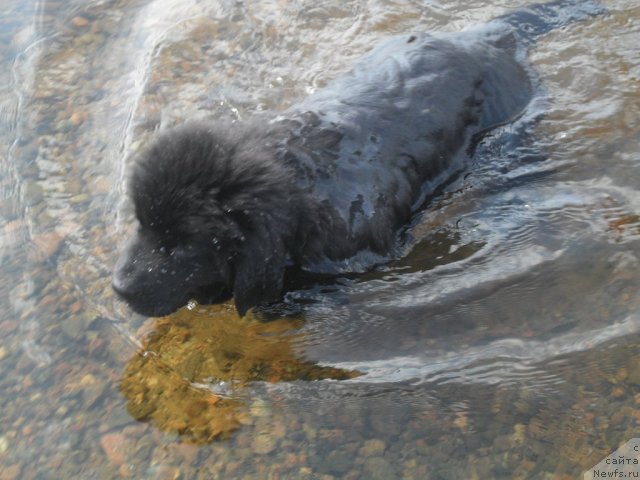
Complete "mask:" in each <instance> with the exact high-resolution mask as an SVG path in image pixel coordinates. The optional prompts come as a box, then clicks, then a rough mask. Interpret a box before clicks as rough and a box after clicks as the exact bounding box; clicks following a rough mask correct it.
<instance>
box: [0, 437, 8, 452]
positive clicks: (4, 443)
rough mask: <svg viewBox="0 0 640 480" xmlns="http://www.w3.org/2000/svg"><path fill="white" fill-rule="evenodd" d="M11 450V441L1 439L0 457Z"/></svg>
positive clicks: (5, 438)
mask: <svg viewBox="0 0 640 480" xmlns="http://www.w3.org/2000/svg"><path fill="white" fill-rule="evenodd" d="M7 450H9V440H8V439H7V437H4V436H3V437H0V455H2V454H3V453H5V452H6V451H7Z"/></svg>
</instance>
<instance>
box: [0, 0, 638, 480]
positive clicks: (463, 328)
mask: <svg viewBox="0 0 640 480" xmlns="http://www.w3.org/2000/svg"><path fill="white" fill-rule="evenodd" d="M605 3H606V5H607V7H608V8H609V9H610V14H608V15H606V16H603V17H600V18H597V19H594V20H592V21H589V22H585V23H582V24H579V25H574V26H572V27H570V28H566V29H563V30H561V31H556V32H553V33H551V34H549V35H547V36H546V37H544V38H543V39H541V40H540V42H538V44H537V46H536V47H535V49H534V50H533V51H531V52H530V59H531V61H532V63H533V65H534V66H535V69H536V70H537V71H538V72H539V74H540V76H541V80H542V82H543V85H544V94H545V95H546V98H547V99H548V102H547V103H548V105H547V106H546V107H545V112H546V113H545V115H544V116H543V117H542V118H541V119H540V121H539V122H537V123H536V125H535V128H534V129H533V130H534V131H533V132H532V134H533V138H534V142H533V145H534V146H535V149H536V151H545V152H546V153H547V155H548V158H547V159H546V160H544V161H536V162H526V161H522V159H521V158H516V159H514V158H511V157H504V156H500V155H495V156H494V157H491V156H489V157H490V158H489V160H490V161H483V162H480V163H478V164H476V165H472V166H471V167H470V168H469V170H468V172H467V173H468V175H463V176H461V177H460V178H458V179H457V180H456V181H455V182H453V183H452V184H451V185H449V186H448V187H447V188H446V189H445V191H444V192H442V193H441V194H440V195H438V196H437V197H436V198H434V199H433V200H432V201H431V203H430V206H429V209H428V210H427V211H426V212H425V213H424V214H422V215H421V216H420V217H418V218H417V219H416V221H415V222H414V225H413V227H412V229H411V238H412V240H411V243H410V244H411V245H412V247H413V248H411V249H410V252H408V254H407V256H406V257H405V258H403V259H401V260H399V261H397V262H394V263H392V264H390V265H387V266H385V267H384V268H382V269H381V270H380V271H378V272H373V273H371V274H365V275H360V276H357V277H355V278H338V279H330V280H329V281H327V282H326V284H324V285H320V286H318V285H316V286H311V285H310V286H309V287H306V288H298V289H296V290H294V291H292V292H291V293H290V294H289V296H288V299H289V301H290V302H294V303H297V304H299V305H300V306H301V307H300V308H301V314H300V315H298V316H296V317H294V318H287V319H281V320H276V321H275V322H274V323H272V324H268V325H264V324H260V323H259V322H257V321H256V320H253V319H245V320H240V319H238V318H236V317H235V315H234V313H233V310H232V309H231V308H230V307H229V306H228V305H223V306H216V307H208V308H203V307H197V306H196V307H195V308H193V309H191V310H189V309H184V310H182V311H181V312H179V313H178V314H177V315H175V316H174V317H171V318H168V319H160V320H157V319H151V320H147V319H143V318H140V317H138V316H135V315H133V314H131V312H130V311H129V310H128V309H127V308H126V307H125V306H124V305H122V304H121V303H120V302H118V301H117V300H116V299H115V298H114V295H113V293H112V292H111V289H110V272H111V268H112V265H113V263H114V261H115V258H116V256H117V249H118V246H119V245H120V244H121V243H122V241H123V239H124V238H125V237H126V234H127V232H128V231H129V230H130V228H131V225H132V215H131V209H130V206H129V205H128V204H127V202H126V201H125V199H124V195H123V192H124V179H125V177H126V170H127V165H128V164H129V162H130V161H131V158H132V156H133V154H135V152H136V151H137V149H138V148H139V147H140V146H141V145H142V144H144V142H146V141H147V140H148V139H149V136H150V134H151V133H152V132H153V131H154V130H155V129H156V128H159V127H161V126H164V125H170V124H173V123H175V122H179V121H181V120H185V119H188V118H194V117H199V118H207V117H212V116H214V117H215V116H223V117H233V118H239V119H243V118H246V117H248V116H250V115H251V114H252V113H255V112H257V111H261V110H269V109H276V110H277V109H282V108H285V107H286V106H288V105H290V104H291V103H292V102H294V101H296V100H297V99H300V98H302V97H304V96H305V95H307V94H308V93H310V92H312V91H313V90H315V89H317V88H319V87H321V86H322V85H323V84H324V83H326V82H327V81H328V80H330V79H331V78H333V77H335V76H336V75H338V74H339V73H341V72H343V71H345V70H346V69H347V68H348V66H349V65H350V63H351V62H352V61H353V60H354V59H355V58H357V57H358V56H359V55H360V54H362V53H363V52H365V51H367V50H368V49H369V48H370V47H371V45H372V44H373V43H375V42H376V41H377V40H378V39H380V38H382V37H384V36H385V35H389V34H393V33H399V32H407V31H418V30H449V31H455V30H460V29H463V28H465V27H467V26H470V25H473V24H476V23H479V22H482V21H485V20H488V19H490V18H492V17H494V16H496V15H499V14H501V13H503V12H504V11H505V10H506V9H507V8H513V7H516V6H519V5H524V4H526V2H524V1H520V0H519V1H517V2H507V1H500V2H486V1H480V2H478V1H474V2H471V1H467V0H456V1H452V2H437V1H424V2H423V1H410V0H401V1H393V2H382V1H377V0H370V1H347V2H345V1H337V0H335V1H333V0H326V1H325V0H323V1H320V2H301V1H296V0H277V1H276V0H274V1H260V2H238V1H226V0H221V1H218V2H204V1H199V0H191V1H190V0H156V1H146V0H145V1H103V0H93V1H82V2H80V1H71V2H62V1H60V0H55V1H36V0H32V1H27V0H5V1H4V2H3V6H2V11H1V12H0V62H1V66H2V68H0V265H1V268H2V277H1V278H0V311H1V312H3V313H2V314H0V478H3V479H5V478H7V479H11V478H38V479H44V478H52V479H59V478H119V477H124V478H127V477H128V478H167V479H170V478H202V479H204V478H246V479H252V478H256V479H262V478H294V479H295V478H313V479H316V478H317V479H324V480H329V479H331V478H347V479H352V480H356V479H376V478H379V479H393V478H406V479H411V478H415V479H424V478H427V479H429V478H434V479H440V478H443V479H449V478H451V479H457V478H559V479H561V478H576V477H579V476H581V474H582V472H583V471H584V470H586V469H587V468H589V467H591V466H592V465H594V464H595V463H597V462H599V461H600V460H601V459H602V458H604V456H606V455H608V454H609V453H610V452H611V451H613V450H614V449H615V448H617V447H618V446H619V445H620V444H621V443H624V442H625V441H627V440H629V439H630V438H632V437H634V436H637V432H638V423H639V422H640V373H639V372H640V348H638V340H639V339H640V334H639V332H640V310H639V308H638V307H639V305H640V293H639V290H638V286H639V285H640V274H639V273H638V272H639V271H640V268H639V267H640V250H639V247H640V194H638V188H639V187H640V149H639V148H638V147H639V141H638V138H640V135H639V133H640V93H639V90H638V88H639V86H640V50H638V48H637V45H638V43H639V42H640V7H639V6H638V5H637V2H635V1H633V0H608V1H606V2H605ZM485 160H486V159H485ZM358 373H359V376H356V375H357V374H358ZM347 377H354V378H350V379H345V378H347Z"/></svg>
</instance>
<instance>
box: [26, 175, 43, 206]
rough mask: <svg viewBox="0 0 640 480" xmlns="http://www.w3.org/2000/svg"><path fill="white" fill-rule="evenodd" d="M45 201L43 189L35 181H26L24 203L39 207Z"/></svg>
mask: <svg viewBox="0 0 640 480" xmlns="http://www.w3.org/2000/svg"><path fill="white" fill-rule="evenodd" d="M43 199H44V192H43V191H42V187H41V186H40V185H38V184H37V183H36V182H34V181H26V182H25V183H24V185H23V200H24V203H25V204H26V205H27V206H29V207H33V206H35V205H38V204H39V203H40V202H42V200H43Z"/></svg>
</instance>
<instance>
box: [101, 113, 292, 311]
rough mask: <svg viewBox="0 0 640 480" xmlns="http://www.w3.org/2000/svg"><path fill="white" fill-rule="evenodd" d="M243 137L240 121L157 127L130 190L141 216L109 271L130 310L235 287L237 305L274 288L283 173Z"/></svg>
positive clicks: (271, 294) (217, 295)
mask: <svg viewBox="0 0 640 480" xmlns="http://www.w3.org/2000/svg"><path fill="white" fill-rule="evenodd" d="M241 141H242V134H241V133H238V132H237V131H235V132H232V131H231V130H229V129H220V128H218V129H216V130H213V129H211V128H207V127H203V126H198V125H188V126H183V127H179V128H177V129H173V130H169V131H168V132H165V133H164V134H161V135H160V136H159V137H158V138H157V139H156V140H155V141H154V142H153V143H152V145H151V146H150V147H149V148H148V149H147V150H145V151H144V152H143V153H142V155H141V156H140V157H139V158H138V159H137V161H136V163H135V165H134V168H133V171H132V175H131V178H130V181H129V195H130V197H131V199H132V201H133V204H134V207H135V213H136V217H137V219H138V222H139V226H138V230H137V232H136V234H135V235H134V237H133V238H132V239H131V240H130V241H129V243H128V245H127V246H126V248H125V250H124V252H123V253H122V255H121V256H120V259H119V260H118V262H117V264H116V268H115V273H114V276H113V288H114V290H115V291H116V292H117V293H118V294H119V295H120V296H121V297H122V298H124V299H125V300H126V301H127V303H128V304H129V305H130V306H131V307H132V308H133V309H134V310H135V311H137V312H139V313H142V314H145V315H153V316H160V315H166V314H169V313H171V312H173V311H175V310H177V309H178V308H179V307H181V306H183V305H185V304H186V303H187V301H188V300H189V299H191V298H193V299H195V300H197V301H199V302H202V303H212V302H215V301H220V300H222V299H224V298H225V297H229V296H230V295H233V296H234V297H235V303H236V307H237V310H238V312H239V313H240V314H241V315H244V314H245V312H246V311H247V310H248V309H249V308H251V307H253V306H255V305H259V304H264V303H268V302H272V301H274V300H277V299H278V298H279V296H280V293H281V289H282V281H283V276H284V268H285V262H286V259H287V251H286V247H285V242H286V237H287V235H289V232H288V231H287V227H286V225H287V219H286V213H285V212H284V211H283V208H282V206H283V205H286V204H287V203H288V202H289V201H290V199H289V198H286V194H285V193H283V191H282V186H283V185H286V182H285V181H284V178H282V177H281V172H280V171H279V170H278V168H277V165H276V164H275V163H274V162H273V159H272V158H269V157H268V155H267V153H266V152H265V151H264V149H262V150H260V149H258V148H254V147H251V146H250V145H249V146H247V145H248V142H244V143H242V142H241ZM281 197H282V198H281Z"/></svg>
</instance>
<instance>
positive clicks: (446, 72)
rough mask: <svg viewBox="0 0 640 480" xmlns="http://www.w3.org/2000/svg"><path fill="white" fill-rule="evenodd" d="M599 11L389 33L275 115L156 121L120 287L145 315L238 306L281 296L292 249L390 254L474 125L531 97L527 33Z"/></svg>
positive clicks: (330, 258)
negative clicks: (190, 305) (159, 124)
mask: <svg viewBox="0 0 640 480" xmlns="http://www.w3.org/2000/svg"><path fill="white" fill-rule="evenodd" d="M598 11H599V10H598V7H597V6H596V4H595V3H592V2H589V1H583V2H580V1H572V0H569V1H564V2H562V1H561V2H553V3H550V4H546V5H542V6H541V5H536V6H533V7H531V8H529V9H525V10H521V11H518V12H514V13H513V14H509V15H506V16H504V17H502V18H500V19H497V20H495V21H493V22H490V23H489V24H487V25H485V26H481V27H478V28H475V29H472V30H469V31H465V32H459V33H448V34H435V35H428V34H413V35H404V36H400V37H395V38H392V39H390V40H389V41H387V42H385V43H383V44H381V45H380V46H378V47H377V48H375V49H374V50H372V52H370V53H369V54H368V55H367V56H365V58H364V59H363V60H362V61H361V62H360V63H359V64H357V65H356V66H355V68H354V69H353V70H352V71H351V72H349V73H348V74H346V75H344V76H342V77H340V78H338V79H337V80H335V81H334V82H332V83H331V84H330V85H329V86H327V87H326V88H324V89H322V90H320V91H319V92H317V93H316V94H314V95H312V96H311V97H309V98H307V99H305V100H303V101H302V102H300V103H298V104H297V105H294V106H293V107H291V108H289V109H288V110H286V111H285V112H282V113H281V114H280V115H278V116H271V117H269V116H266V117H264V118H260V119H256V120H254V121H250V122H246V123H243V124H216V125H213V124H212V125H209V124H196V123H191V124H187V125H184V126H181V127H178V128H174V129H171V130H168V131H166V132H164V133H161V134H160V135H159V136H158V137H157V138H156V139H155V140H154V141H153V142H152V144H151V145H150V146H149V147H148V148H147V149H146V150H145V151H143V152H142V154H141V155H140V157H139V158H138V159H137V161H136V164H135V166H134V168H133V172H132V175H131V178H130V182H129V195H130V197H131V199H132V201H133V204H134V206H135V213H136V216H137V218H138V221H139V229H138V232H137V234H136V235H135V237H134V238H133V239H132V240H131V241H130V243H129V245H128V246H127V248H126V249H125V251H124V253H123V254H122V256H121V258H120V259H119V261H118V264H117V266H116V271H115V274H114V279H113V286H114V289H115V290H116V291H117V292H118V293H119V294H120V295H121V296H122V297H123V298H124V299H126V300H127V302H128V303H129V304H130V305H131V307H132V308H133V309H134V310H136V311H138V312H140V313H143V314H147V315H164V314H168V313H171V312H172V311H174V310H175V309H177V308H178V307H180V306H182V305H184V304H185V303H186V302H187V300H188V299H190V298H195V299H197V300H199V301H201V302H212V301H217V300H219V299H222V298H225V297H228V296H229V295H231V294H232V295H233V296H234V297H235V302H236V306H237V309H238V312H239V313H240V314H241V315H243V314H244V313H245V312H246V311H247V310H248V309H249V308H251V307H253V306H256V305H261V304H265V303H269V302H273V301H276V300H278V299H279V298H280V296H281V294H282V286H283V276H284V271H285V266H286V265H287V264H288V263H293V264H296V265H298V266H300V267H302V268H304V269H307V270H311V271H324V272H327V271H332V269H335V270H340V269H342V270H363V269H366V268H369V267H371V266H373V265H375V264H376V263H379V262H380V261H382V260H384V259H385V258H388V255H389V254H390V253H391V251H392V250H393V247H394V242H395V239H396V234H397V231H398V229H399V228H400V227H401V226H402V225H404V224H405V223H406V222H408V221H409V220H410V218H411V216H412V214H413V213H414V211H415V209H416V208H417V207H418V206H419V205H421V204H422V202H423V200H424V197H425V195H427V194H429V193H430V192H431V191H432V190H433V188H434V187H435V186H437V184H438V182H441V181H442V180H443V179H445V178H446V175H447V174H450V173H451V171H452V168H453V169H455V167H456V165H458V166H459V165H462V164H463V163H464V157H465V156H466V155H467V152H468V151H469V150H470V149H469V146H470V142H472V139H474V138H477V136H478V135H479V134H482V133H483V132H486V131H487V130H489V129H491V128H493V127H495V126H497V125H502V124H504V123H506V122H509V121H511V120H512V119H514V118H515V117H517V116H518V115H519V114H520V113H521V112H522V111H523V109H524V108H525V107H526V105H527V104H528V103H529V102H530V100H531V97H532V93H533V88H532V82H531V77H530V75H529V73H528V70H527V67H525V66H523V65H522V63H521V60H519V58H520V57H521V56H520V55H519V54H520V53H521V48H520V46H521V45H526V44H528V42H529V41H530V40H531V39H532V38H533V37H535V36H536V35H539V34H540V33H543V32H545V31H547V30H548V29H549V28H550V27H551V26H558V25H562V24H565V23H567V22H569V21H572V20H576V19H579V18H583V17H585V16H588V15H591V14H594V13H597V12H598ZM559 12H561V13H562V14H559ZM566 12H572V13H570V14H567V13H566ZM525 24H526V26H527V28H524V26H525ZM461 160H462V161H461ZM354 256H355V257H356V258H354Z"/></svg>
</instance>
